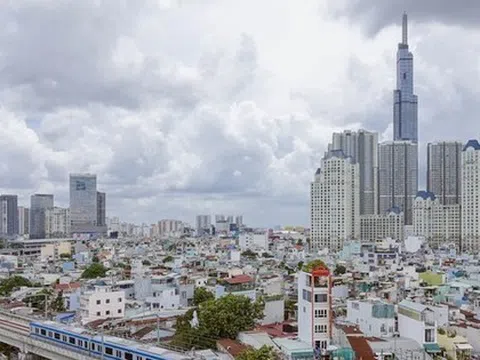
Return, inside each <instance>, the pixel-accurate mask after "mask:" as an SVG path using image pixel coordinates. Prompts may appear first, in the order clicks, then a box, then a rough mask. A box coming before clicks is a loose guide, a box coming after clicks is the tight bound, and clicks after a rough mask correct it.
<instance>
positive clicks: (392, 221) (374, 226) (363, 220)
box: [360, 208, 405, 241]
mask: <svg viewBox="0 0 480 360" xmlns="http://www.w3.org/2000/svg"><path fill="white" fill-rule="evenodd" d="M404 227H405V222H404V218H403V212H402V211H400V209H398V208H394V209H390V211H388V212H387V213H386V214H382V215H380V214H375V215H361V216H360V240H361V241H376V240H383V239H386V238H391V239H394V240H403V238H404Z"/></svg>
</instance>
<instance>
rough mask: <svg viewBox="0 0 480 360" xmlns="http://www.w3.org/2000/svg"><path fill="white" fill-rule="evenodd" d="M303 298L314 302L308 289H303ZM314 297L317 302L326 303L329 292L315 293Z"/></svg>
mask: <svg viewBox="0 0 480 360" xmlns="http://www.w3.org/2000/svg"><path fill="white" fill-rule="evenodd" d="M302 298H303V300H306V301H308V302H312V293H311V292H310V291H308V290H305V289H303V291H302ZM314 299H315V302H316V303H326V302H327V300H328V294H315V297H314Z"/></svg>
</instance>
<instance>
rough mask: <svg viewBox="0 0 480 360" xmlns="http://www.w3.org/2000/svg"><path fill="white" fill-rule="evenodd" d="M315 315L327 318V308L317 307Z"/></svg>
mask: <svg viewBox="0 0 480 360" xmlns="http://www.w3.org/2000/svg"><path fill="white" fill-rule="evenodd" d="M315 317H316V318H317V319H318V318H326V317H327V309H315Z"/></svg>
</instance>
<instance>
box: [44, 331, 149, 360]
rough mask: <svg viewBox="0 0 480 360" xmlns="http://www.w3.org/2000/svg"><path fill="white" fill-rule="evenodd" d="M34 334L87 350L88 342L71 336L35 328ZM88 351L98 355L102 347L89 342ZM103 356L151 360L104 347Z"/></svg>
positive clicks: (125, 359)
mask: <svg viewBox="0 0 480 360" xmlns="http://www.w3.org/2000/svg"><path fill="white" fill-rule="evenodd" d="M35 334H37V335H42V336H45V337H49V338H51V339H55V340H57V341H61V342H64V343H66V344H69V345H75V346H76V347H78V348H80V349H83V350H85V351H88V350H89V346H88V343H89V342H88V341H85V340H81V339H77V338H75V337H73V336H68V335H64V334H59V333H57V332H54V331H48V332H47V330H45V329H39V328H37V327H36V328H35ZM90 350H91V351H96V352H99V353H102V351H103V349H102V345H100V344H95V343H94V342H90ZM104 354H106V355H110V356H115V357H117V358H118V359H122V360H153V359H151V358H147V357H143V356H140V355H135V357H134V355H133V354H132V353H130V352H127V351H122V350H114V349H113V348H111V347H109V346H105V352H104Z"/></svg>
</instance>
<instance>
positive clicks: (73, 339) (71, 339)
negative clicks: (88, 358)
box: [68, 336, 75, 345]
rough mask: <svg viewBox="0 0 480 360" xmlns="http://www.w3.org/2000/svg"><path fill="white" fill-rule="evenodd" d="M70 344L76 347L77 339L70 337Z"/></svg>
mask: <svg viewBox="0 0 480 360" xmlns="http://www.w3.org/2000/svg"><path fill="white" fill-rule="evenodd" d="M68 342H69V343H70V344H73V345H75V338H74V337H72V336H70V337H69V338H68Z"/></svg>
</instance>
